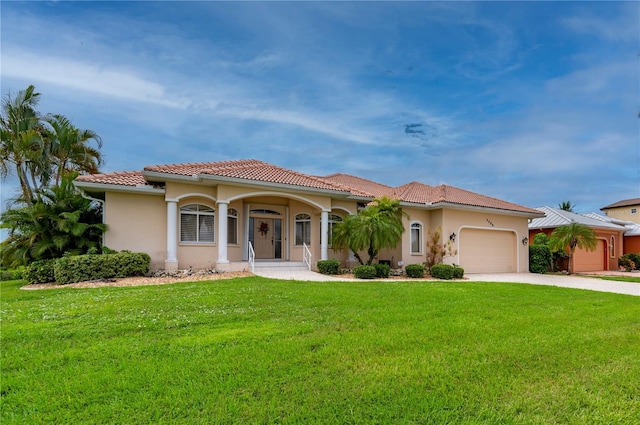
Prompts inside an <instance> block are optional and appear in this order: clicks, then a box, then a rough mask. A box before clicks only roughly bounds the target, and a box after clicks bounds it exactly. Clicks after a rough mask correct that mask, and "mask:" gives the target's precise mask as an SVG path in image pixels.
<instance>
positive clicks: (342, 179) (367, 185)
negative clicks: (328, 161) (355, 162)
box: [322, 173, 394, 198]
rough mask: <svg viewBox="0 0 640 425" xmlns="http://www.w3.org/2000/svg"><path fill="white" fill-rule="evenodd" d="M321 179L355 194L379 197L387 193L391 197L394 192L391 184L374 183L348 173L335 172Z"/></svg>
mask: <svg viewBox="0 0 640 425" xmlns="http://www.w3.org/2000/svg"><path fill="white" fill-rule="evenodd" d="M322 179H324V180H329V181H330V182H333V183H338V184H340V185H342V186H344V187H347V188H349V190H350V191H351V193H352V194H354V195H356V196H364V197H368V198H379V197H381V196H384V195H387V196H390V197H391V196H392V195H393V192H394V188H393V187H391V186H387V185H384V184H381V183H376V182H374V181H371V180H367V179H363V178H361V177H356V176H352V175H350V174H342V173H336V174H331V175H328V176H324V177H322Z"/></svg>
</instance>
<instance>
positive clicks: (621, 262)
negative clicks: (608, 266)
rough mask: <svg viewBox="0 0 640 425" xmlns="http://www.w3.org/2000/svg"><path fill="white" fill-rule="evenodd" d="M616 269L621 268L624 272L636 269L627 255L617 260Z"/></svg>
mask: <svg viewBox="0 0 640 425" xmlns="http://www.w3.org/2000/svg"><path fill="white" fill-rule="evenodd" d="M618 267H622V268H623V269H625V271H628V272H630V271H631V270H634V269H635V268H636V263H635V262H633V260H632V259H631V258H629V257H628V256H627V255H623V256H621V257H620V258H618Z"/></svg>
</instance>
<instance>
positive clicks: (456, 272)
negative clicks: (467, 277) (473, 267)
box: [453, 264, 464, 279]
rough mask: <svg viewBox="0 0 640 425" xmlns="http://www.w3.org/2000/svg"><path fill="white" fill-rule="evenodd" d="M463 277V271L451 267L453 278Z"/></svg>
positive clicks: (460, 268)
mask: <svg viewBox="0 0 640 425" xmlns="http://www.w3.org/2000/svg"><path fill="white" fill-rule="evenodd" d="M463 277H464V269H463V268H462V267H460V266H456V265H455V264H454V265H453V278H454V279H462V278H463Z"/></svg>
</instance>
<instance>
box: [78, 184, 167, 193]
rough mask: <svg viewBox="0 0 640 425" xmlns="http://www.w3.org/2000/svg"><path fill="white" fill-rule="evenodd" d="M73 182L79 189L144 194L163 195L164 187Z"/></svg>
mask: <svg viewBox="0 0 640 425" xmlns="http://www.w3.org/2000/svg"><path fill="white" fill-rule="evenodd" d="M73 184H74V185H75V186H76V187H77V188H80V189H83V190H88V191H95V192H129V193H140V194H145V195H164V192H165V191H164V189H159V188H156V187H149V186H126V185H120V184H107V183H89V182H79V181H75V182H73Z"/></svg>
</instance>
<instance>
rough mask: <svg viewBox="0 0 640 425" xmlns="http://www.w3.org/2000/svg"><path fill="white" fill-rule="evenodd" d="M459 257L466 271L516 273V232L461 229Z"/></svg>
mask: <svg viewBox="0 0 640 425" xmlns="http://www.w3.org/2000/svg"><path fill="white" fill-rule="evenodd" d="M459 238H460V244H459V252H458V255H459V258H460V266H462V268H464V271H465V273H515V272H517V271H518V263H517V258H518V254H517V252H518V247H517V245H516V234H515V232H512V231H508V230H486V229H472V228H465V229H462V230H461V231H460V236H459Z"/></svg>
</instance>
